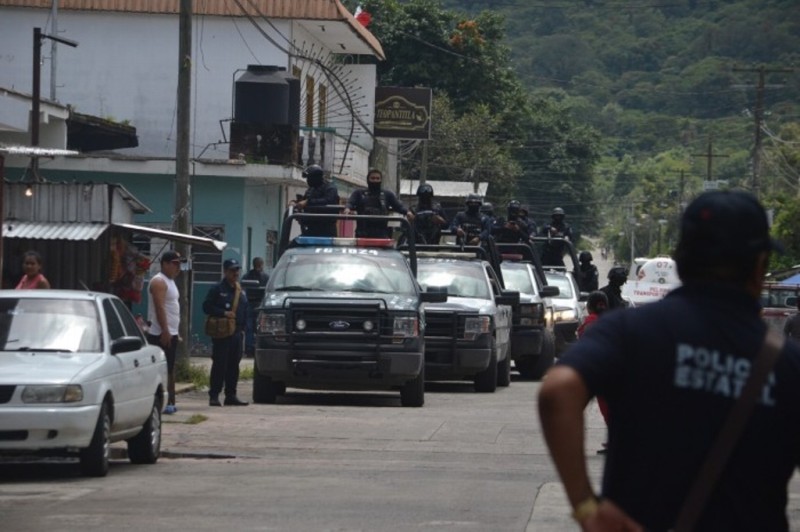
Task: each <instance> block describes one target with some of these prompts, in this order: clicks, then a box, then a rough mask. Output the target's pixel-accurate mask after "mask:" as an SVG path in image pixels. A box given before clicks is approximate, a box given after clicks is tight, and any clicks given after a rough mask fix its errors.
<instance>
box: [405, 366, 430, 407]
mask: <svg viewBox="0 0 800 532" xmlns="http://www.w3.org/2000/svg"><path fill="white" fill-rule="evenodd" d="M400 404H401V405H403V406H409V407H415V408H419V407H420V406H422V405H424V404H425V364H424V363H423V364H422V369H421V370H420V372H419V375H417V377H416V378H414V379H411V380H410V381H408V382H406V383H405V384H404V385H403V387H402V388H400Z"/></svg>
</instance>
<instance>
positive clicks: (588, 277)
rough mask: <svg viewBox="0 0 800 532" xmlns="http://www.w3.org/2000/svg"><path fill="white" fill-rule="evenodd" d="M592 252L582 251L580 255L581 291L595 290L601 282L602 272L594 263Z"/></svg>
mask: <svg viewBox="0 0 800 532" xmlns="http://www.w3.org/2000/svg"><path fill="white" fill-rule="evenodd" d="M593 259H594V257H592V253H591V252H590V251H581V252H580V254H579V255H578V261H579V262H580V264H581V266H580V270H581V278H580V282H579V283H578V284H579V285H580V289H581V292H594V291H595V290H597V287H598V285H599V282H600V274H599V273H598V271H597V266H595V265H594V264H592V260H593Z"/></svg>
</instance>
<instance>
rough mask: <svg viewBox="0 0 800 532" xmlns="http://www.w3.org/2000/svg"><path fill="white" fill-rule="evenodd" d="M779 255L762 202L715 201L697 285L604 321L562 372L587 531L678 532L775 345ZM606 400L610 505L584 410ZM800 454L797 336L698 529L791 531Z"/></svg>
mask: <svg viewBox="0 0 800 532" xmlns="http://www.w3.org/2000/svg"><path fill="white" fill-rule="evenodd" d="M733 228H735V230H734V229H733ZM776 247H777V246H776V244H775V243H774V242H773V241H772V239H771V238H770V236H769V224H768V221H767V214H766V212H765V211H764V209H763V207H762V206H761V205H760V204H759V203H758V200H757V199H756V198H755V197H754V196H752V195H751V194H749V193H746V192H742V191H711V192H706V193H704V194H701V195H700V196H698V197H697V198H695V199H694V200H693V201H692V202H691V203H690V204H689V206H688V207H687V208H686V210H685V211H684V214H683V217H682V220H681V235H680V239H679V242H678V246H677V249H676V250H675V262H676V265H677V269H678V274H679V276H680V278H681V281H682V282H683V285H682V286H681V287H680V288H676V289H675V290H673V291H672V292H670V293H669V294H667V296H666V297H664V298H663V299H661V300H660V301H657V302H655V303H648V304H647V305H644V306H642V307H638V308H634V309H622V310H614V311H609V312H607V313H605V314H603V315H602V316H601V317H600V319H598V320H597V322H596V323H595V324H594V325H592V326H591V327H590V328H589V329H588V330H587V331H586V333H585V334H584V335H583V336H582V337H581V339H580V341H579V342H576V343H574V344H573V345H572V346H571V347H570V348H569V350H568V351H567V352H566V353H564V355H563V356H562V357H561V359H560V360H559V363H558V364H557V365H556V366H555V367H554V368H552V369H551V370H550V371H549V372H548V374H547V378H546V379H545V380H543V382H542V387H541V388H540V393H539V403H538V404H539V413H540V417H541V421H542V428H543V431H544V435H545V440H546V441H547V444H548V447H549V448H550V453H551V455H552V457H553V461H554V462H555V465H556V469H557V470H558V471H559V474H560V476H561V479H562V481H563V483H564V488H565V490H566V492H567V496H568V498H569V501H570V503H571V504H572V507H573V509H574V510H573V516H574V518H575V519H576V521H578V522H579V525H580V527H581V528H583V529H584V530H594V529H597V530H599V529H601V528H602V529H603V530H642V529H644V530H673V529H675V525H676V520H677V516H678V513H679V511H680V509H681V507H682V505H683V504H684V500H685V499H686V497H687V494H688V493H689V492H690V487H691V485H692V484H693V482H694V481H695V479H696V478H697V477H698V473H699V471H700V469H701V467H702V465H703V463H704V462H705V460H706V457H707V456H708V454H709V451H710V449H711V447H712V444H713V442H714V441H715V439H716V438H717V436H718V435H719V433H720V430H721V427H722V425H723V423H724V422H725V420H726V416H727V415H728V414H729V412H730V411H731V409H732V407H733V405H734V403H735V401H736V400H737V397H738V396H739V394H740V393H741V390H742V388H743V386H744V382H745V381H746V380H747V378H748V377H749V376H750V373H751V371H752V368H753V366H754V364H755V360H756V357H757V356H758V353H759V352H760V350H761V348H762V346H763V345H764V341H765V335H766V334H767V324H766V323H765V322H764V321H763V320H762V319H761V316H760V312H761V306H760V304H759V296H760V293H761V289H762V287H763V285H764V276H765V274H766V273H767V271H768V265H769V255H770V251H771V250H773V249H775V248H776ZM595 396H601V397H604V398H605V399H606V401H607V402H608V410H609V426H608V431H609V432H608V448H607V457H606V467H605V470H604V472H603V482H602V494H601V495H602V499H599V498H598V497H597V496H596V495H595V494H594V491H593V489H592V484H591V482H590V480H589V478H588V474H587V468H586V458H585V456H584V441H583V440H584V434H585V433H584V419H583V410H584V408H585V407H586V405H587V404H588V403H589V402H590V400H591V398H592V397H595ZM798 449H800V344H797V343H795V342H793V341H787V342H786V343H785V345H784V346H783V348H782V351H781V353H780V356H779V357H778V359H777V362H776V364H775V366H773V369H772V372H771V374H770V376H769V377H768V378H767V381H766V383H765V384H764V385H763V388H762V389H761V390H760V393H759V394H758V401H757V404H756V405H755V407H754V408H753V410H752V413H751V414H750V415H749V417H748V419H747V425H746V426H745V428H744V431H743V432H742V433H741V436H739V437H738V440H737V441H736V442H735V447H734V449H733V453H732V454H731V456H730V459H729V460H727V462H726V463H725V464H724V466H723V468H722V471H721V473H720V476H719V478H718V480H717V481H716V483H715V484H713V486H712V489H711V493H710V496H709V498H708V500H707V503H706V504H705V505H704V506H703V507H702V509H701V514H700V516H699V519H698V521H697V522H696V523H694V526H693V528H692V529H693V530H726V531H727V530H736V531H740V530H741V531H745V530H748V531H749V530H788V528H789V525H788V521H787V517H786V503H787V486H788V484H789V481H790V479H791V478H792V476H793V475H794V472H795V470H796V469H797V467H798V465H800V453H798ZM601 524H602V525H603V527H601V526H600V525H601Z"/></svg>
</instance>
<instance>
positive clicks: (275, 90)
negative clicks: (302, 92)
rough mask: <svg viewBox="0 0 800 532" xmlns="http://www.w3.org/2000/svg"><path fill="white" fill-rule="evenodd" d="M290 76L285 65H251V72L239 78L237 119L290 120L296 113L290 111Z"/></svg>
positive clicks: (253, 121)
mask: <svg viewBox="0 0 800 532" xmlns="http://www.w3.org/2000/svg"><path fill="white" fill-rule="evenodd" d="M286 76H287V74H286V72H285V69H284V68H281V67H277V66H262V65H248V67H247V72H245V73H244V74H242V75H241V76H239V79H237V80H236V86H235V97H236V99H235V106H234V109H233V119H234V120H235V121H236V122H239V123H242V124H260V125H275V124H290V123H291V121H290V118H291V119H292V120H293V119H294V117H290V112H289V111H290V86H289V82H288V81H287V80H286ZM298 106H299V98H298ZM298 114H299V113H298Z"/></svg>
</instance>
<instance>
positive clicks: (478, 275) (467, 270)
mask: <svg viewBox="0 0 800 532" xmlns="http://www.w3.org/2000/svg"><path fill="white" fill-rule="evenodd" d="M417 280H418V281H419V284H420V286H422V288H423V290H427V289H428V287H431V286H445V287H447V295H448V296H454V297H474V298H477V299H492V295H491V290H490V288H489V283H488V282H487V281H486V274H485V273H484V272H483V266H482V265H481V264H480V263H470V262H463V263H459V261H455V260H454V261H433V262H422V261H420V263H419V264H418V265H417Z"/></svg>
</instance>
